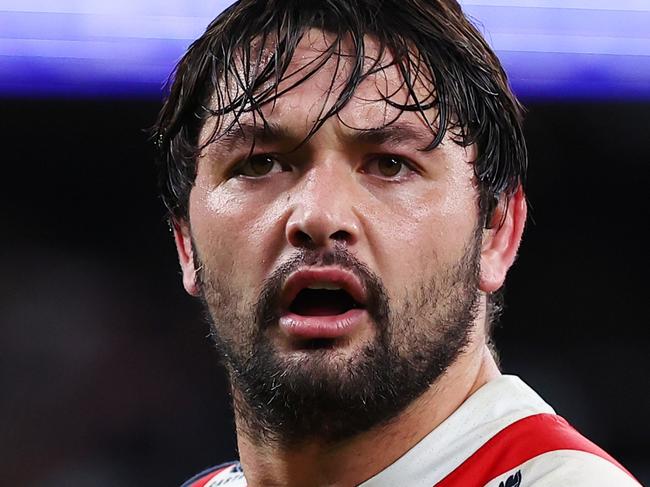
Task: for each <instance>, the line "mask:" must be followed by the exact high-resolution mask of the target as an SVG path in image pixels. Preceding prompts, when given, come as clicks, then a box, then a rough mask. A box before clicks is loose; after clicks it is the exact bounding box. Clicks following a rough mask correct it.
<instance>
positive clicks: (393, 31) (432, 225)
mask: <svg viewBox="0 0 650 487" xmlns="http://www.w3.org/2000/svg"><path fill="white" fill-rule="evenodd" d="M156 129H157V137H158V139H157V140H158V143H159V149H160V167H161V174H162V187H163V199H164V201H165V203H166V205H167V207H168V209H169V212H170V221H171V224H172V227H173V230H174V236H175V241H176V246H177V250H178V255H179V259H180V264H181V268H182V273H183V283H184V286H185V289H186V290H187V292H188V293H190V294H191V295H193V296H197V297H200V298H201V299H202V300H203V302H204V303H205V306H206V308H207V310H208V311H209V314H210V317H211V322H212V325H211V328H212V332H213V333H212V334H213V338H214V341H215V344H216V346H217V348H218V350H219V351H220V353H221V357H222V359H223V362H224V365H225V368H226V370H227V372H228V374H229V377H230V380H231V385H232V397H233V405H234V410H235V419H236V427H237V435H238V445H239V452H240V457H241V458H240V462H241V463H239V462H237V463H231V464H226V465H222V466H220V467H216V468H214V469H211V470H210V471H208V472H204V473H203V474H200V475H199V476H197V477H195V478H194V479H192V480H190V481H188V483H187V484H186V485H191V486H216V485H228V486H244V485H248V486H272V485H273V486H275V485H277V486H353V485H363V486H366V487H368V486H373V487H374V486H396V485H407V486H431V485H440V486H452V485H453V486H474V485H476V486H484V485H486V486H491V487H492V486H494V487H497V486H519V485H521V486H533V485H534V486H536V487H540V486H560V485H562V486H564V485H571V486H627V485H638V484H637V482H636V481H635V480H634V479H633V478H632V476H631V475H630V474H629V473H627V472H626V471H625V469H624V468H623V467H622V466H620V465H619V464H618V463H616V461H615V460H613V459H612V458H611V457H609V456H608V455H607V454H606V453H605V452H603V451H602V450H600V449H599V448H598V447H596V446H595V445H593V444H592V443H590V442H589V441H588V440H586V439H585V438H583V437H582V436H580V435H579V434H578V433H577V432H575V430H573V429H572V428H571V427H570V426H569V425H568V424H567V423H566V422H565V421H564V420H562V419H561V418H559V417H558V416H556V415H555V414H554V412H553V410H552V409H551V408H550V407H549V406H548V405H547V404H545V403H544V402H543V401H542V400H541V399H540V398H539V397H538V396H537V395H536V394H535V393H534V392H533V391H532V390H531V389H529V388H528V387H527V386H526V385H525V384H524V383H523V382H521V381H520V380H519V379H518V378H516V377H508V376H502V375H501V373H500V371H499V368H498V366H497V363H496V360H495V357H494V355H493V353H492V350H491V345H490V329H491V323H492V321H493V320H494V319H495V315H496V314H497V313H498V310H499V289H500V288H501V287H502V286H503V283H504V280H505V276H506V273H507V271H508V269H509V267H510V266H511V265H512V263H513V262H514V260H515V257H516V252H517V249H518V246H519V242H520V240H521V236H522V232H523V228H524V223H525V219H526V202H525V198H524V192H523V189H522V184H523V179H524V175H525V168H526V149H525V145H524V141H523V137H522V131H521V108H520V105H519V104H518V102H517V101H516V99H515V98H514V96H513V95H512V93H511V92H510V90H509V88H508V84H507V81H506V77H505V74H504V73H503V70H502V68H501V66H500V64H499V62H498V60H497V59H496V57H495V56H494V54H493V53H492V52H491V51H490V49H489V47H488V46H487V45H486V43H485V42H484V40H483V39H482V38H481V36H480V35H479V33H478V32H477V31H476V29H475V28H474V27H473V26H472V25H471V24H470V23H469V22H468V21H467V19H466V18H465V17H464V16H463V14H462V12H461V10H460V7H459V6H458V5H457V4H456V2H455V1H454V0H403V1H399V2H396V1H383V2H377V1H376V0H327V1H320V2H312V1H304V0H303V1H298V0H293V1H291V0H284V1H281V0H276V1H266V0H263V1H262V0H260V1H257V0H242V1H240V2H238V3H237V4H235V5H233V6H232V7H230V8H229V9H227V10H226V11H225V12H224V13H223V14H221V15H220V16H219V17H218V18H217V19H216V20H215V21H214V22H213V23H212V24H211V25H210V26H209V27H208V29H207V31H206V33H205V34H204V35H203V36H202V37H201V38H200V39H198V40H197V41H196V42H195V43H194V44H193V45H192V46H191V47H190V49H189V51H188V53H187V54H186V56H185V57H184V58H183V59H182V61H181V62H180V64H179V66H178V69H177V71H176V74H175V80H174V83H173V85H172V87H171V92H170V95H169V98H168V99H167V101H166V103H165V106H164V108H163V110H162V112H161V114H160V117H159V120H158V123H157V126H156Z"/></svg>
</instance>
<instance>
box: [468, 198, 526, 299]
mask: <svg viewBox="0 0 650 487" xmlns="http://www.w3.org/2000/svg"><path fill="white" fill-rule="evenodd" d="M491 223H492V228H491V229H490V230H486V231H485V232H484V238H483V247H482V250H481V275H480V282H479V288H480V289H481V290H482V291H484V292H486V293H492V292H495V291H497V290H498V289H499V288H500V287H501V286H502V285H503V282H504V281H505V279H506V274H507V273H508V269H510V266H512V264H513V263H514V261H515V258H516V257H517V250H518V249H519V243H520V242H521V236H522V234H523V232H524V226H525V224H526V198H525V196H524V191H523V189H522V187H521V186H519V188H518V189H517V191H516V192H515V194H514V195H512V196H511V197H510V199H509V200H506V199H505V198H503V199H502V200H500V201H499V205H498V206H497V208H496V210H495V211H494V215H493V217H492V221H491Z"/></svg>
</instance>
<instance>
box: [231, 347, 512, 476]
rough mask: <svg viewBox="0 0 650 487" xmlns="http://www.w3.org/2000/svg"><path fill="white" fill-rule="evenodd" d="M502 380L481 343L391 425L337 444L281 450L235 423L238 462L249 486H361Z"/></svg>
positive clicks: (308, 443)
mask: <svg viewBox="0 0 650 487" xmlns="http://www.w3.org/2000/svg"><path fill="white" fill-rule="evenodd" d="M499 375H500V372H499V369H498V367H497V365H496V363H495V362H494V359H493V357H492V354H491V353H490V351H489V350H488V348H487V347H486V346H485V345H484V344H482V343H481V344H480V345H474V346H470V347H469V348H468V349H467V350H466V351H465V352H464V353H463V354H461V356H459V358H458V359H457V360H456V361H455V362H454V364H453V365H452V366H451V367H449V369H448V370H447V371H446V372H445V374H443V376H441V377H440V378H439V379H438V380H437V381H436V382H435V384H433V385H432V386H431V387H430V388H429V389H428V390H427V391H426V392H425V393H424V394H423V395H422V396H420V397H419V398H418V399H416V400H415V401H414V402H413V403H411V404H410V405H409V406H408V407H407V408H406V409H405V410H404V411H403V412H402V413H401V414H399V415H398V416H397V417H396V418H395V419H394V420H393V421H391V422H390V423H388V424H386V425H382V426H380V427H377V428H373V429H371V430H369V431H367V432H364V433H362V434H359V435H357V436H355V437H353V438H350V439H348V440H345V441H344V442H341V443H340V444H337V445H331V444H323V442H319V441H318V439H311V440H308V441H306V442H305V443H304V444H302V445H300V447H297V448H289V449H288V448H283V447H280V446H278V445H276V444H273V443H266V442H263V441H260V440H258V439H255V438H253V437H252V436H250V435H248V434H246V431H245V428H244V427H242V424H241V422H240V421H239V420H237V421H236V422H237V437H238V445H239V453H240V459H241V463H242V465H243V468H244V472H246V480H247V482H248V485H249V486H250V487H260V486H265V487H269V486H287V487H293V486H304V485H315V486H328V487H335V486H349V485H358V484H360V483H362V482H364V481H365V480H367V479H369V478H370V477H372V476H373V475H376V474H377V473H379V472H380V471H382V470H383V469H385V468H386V467H388V466H389V465H390V464H392V463H393V462H395V461H396V460H397V459H398V458H400V457H401V456H402V455H403V454H404V453H406V452H407V451H408V450H410V449H411V448H412V447H413V446H415V445H416V444H417V443H418V442H419V441H420V440H422V438H424V437H425V436H426V435H427V434H429V433H430V432H431V431H433V430H434V429H435V428H436V427H437V426H438V425H439V424H440V423H442V422H443V421H444V420H445V419H447V418H448V417H449V416H450V415H451V414H452V413H453V412H454V411H455V410H456V409H458V407H459V406H460V405H461V404H462V403H463V402H464V401H465V400H466V399H467V398H468V397H469V396H471V395H472V394H473V393H474V392H475V391H476V390H477V389H479V388H480V387H481V386H483V385H484V384H486V383H487V382H489V381H490V380H492V379H494V378H496V377H498V376H499ZM236 419H238V418H236Z"/></svg>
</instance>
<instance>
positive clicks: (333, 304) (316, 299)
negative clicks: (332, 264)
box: [289, 284, 362, 316]
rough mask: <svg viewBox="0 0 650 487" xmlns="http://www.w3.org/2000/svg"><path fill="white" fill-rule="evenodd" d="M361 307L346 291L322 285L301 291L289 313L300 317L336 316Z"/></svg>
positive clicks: (292, 303)
mask: <svg viewBox="0 0 650 487" xmlns="http://www.w3.org/2000/svg"><path fill="white" fill-rule="evenodd" d="M361 307H362V305H361V304H360V303H358V302H357V301H355V299H354V298H353V297H352V296H351V295H350V293H348V292H347V291H346V290H345V289H342V288H339V287H337V286H332V285H322V284H321V285H311V286H309V287H306V288H303V289H301V290H300V291H299V292H298V294H297V295H296V297H295V298H294V300H293V301H292V302H291V305H290V306H289V311H290V312H291V313H295V314H297V315H300V316H336V315H342V314H344V313H346V312H348V311H350V310H351V309H357V308H361Z"/></svg>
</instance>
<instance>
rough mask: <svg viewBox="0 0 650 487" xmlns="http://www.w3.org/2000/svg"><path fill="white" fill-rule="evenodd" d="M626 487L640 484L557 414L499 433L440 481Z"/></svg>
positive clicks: (500, 486)
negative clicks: (471, 480)
mask: <svg viewBox="0 0 650 487" xmlns="http://www.w3.org/2000/svg"><path fill="white" fill-rule="evenodd" d="M470 478H471V479H473V482H471V483H472V484H474V485H485V486H486V487H551V486H553V487H555V486H564V485H567V486H568V485H570V486H572V487H583V486H584V487H587V486H589V487H606V486H616V487H619V486H620V487H627V486H637V487H638V486H639V485H640V484H639V483H638V482H637V481H636V480H635V479H634V477H632V475H631V474H630V473H629V472H628V471H627V470H625V468H624V467H623V466H621V465H620V464H619V463H618V462H617V461H616V460H614V459H613V458H612V457H611V456H610V455H609V454H607V453H606V452H605V451H604V450H602V449H601V448H599V447H598V446H596V445H595V444H594V443H592V442H591V441H589V440H588V439H586V438H585V437H584V436H582V435H581V434H580V433H578V432H577V431H576V430H575V429H574V428H573V427H572V426H571V425H569V423H567V422H566V421H565V420H564V419H563V418H561V417H560V416H557V415H555V414H536V415H532V416H529V417H526V418H523V419H521V420H519V421H516V422H514V423H512V424H511V425H509V426H508V427H506V428H504V429H503V430H501V431H500V432H499V433H497V434H496V435H495V436H494V437H492V438H491V439H490V440H488V441H487V442H486V443H485V444H484V445H483V446H482V447H481V448H479V449H478V450H477V451H476V452H475V453H474V454H473V455H471V456H470V457H469V458H468V459H467V460H466V461H465V462H463V464H462V465H460V466H459V467H458V468H457V469H456V470H454V471H453V472H452V473H451V474H450V475H449V476H448V477H447V478H445V479H443V481H442V482H440V484H439V485H440V486H441V487H447V486H448V487H451V486H456V485H468V484H466V481H467V480H469V479H470Z"/></svg>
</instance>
